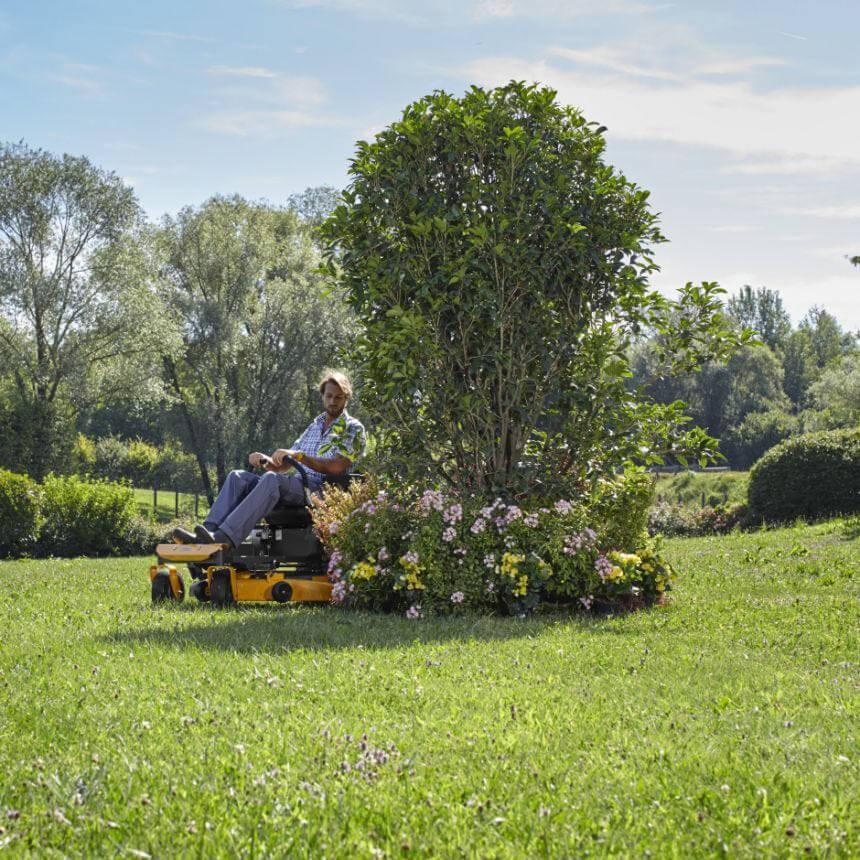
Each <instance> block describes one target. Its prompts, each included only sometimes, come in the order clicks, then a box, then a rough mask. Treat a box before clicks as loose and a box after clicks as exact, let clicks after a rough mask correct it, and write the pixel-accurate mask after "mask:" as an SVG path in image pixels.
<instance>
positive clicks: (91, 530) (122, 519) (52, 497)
mask: <svg viewBox="0 0 860 860" xmlns="http://www.w3.org/2000/svg"><path fill="white" fill-rule="evenodd" d="M42 493H43V506H42V516H43V518H44V525H43V526H42V531H41V534H40V536H39V542H38V551H39V553H40V554H42V555H57V556H75V555H111V554H117V553H121V552H123V551H124V549H125V547H126V546H127V541H128V536H129V534H130V533H131V531H132V528H133V522H134V520H135V519H136V514H137V510H136V506H135V503H134V494H133V493H132V490H131V489H130V488H129V487H126V486H122V485H120V484H114V483H109V482H95V483H87V482H84V481H82V480H81V479H80V478H78V477H77V476H70V477H57V476H55V475H49V476H48V477H47V478H45V481H44V483H43V485H42Z"/></svg>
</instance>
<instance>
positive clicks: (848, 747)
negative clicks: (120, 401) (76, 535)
mask: <svg viewBox="0 0 860 860" xmlns="http://www.w3.org/2000/svg"><path fill="white" fill-rule="evenodd" d="M666 550H667V554H668V556H669V558H670V559H671V560H672V561H673V562H674V563H675V564H676V565H677V567H678V571H679V580H678V585H677V589H676V590H675V591H674V593H673V595H672V602H671V603H670V604H669V605H667V606H663V607H659V608H655V609H653V610H649V611H642V612H638V613H634V614H629V615H621V616H617V617H586V616H583V615H581V614H573V615H570V614H564V613H558V612H547V613H546V614H542V615H538V616H537V617H534V618H529V619H525V620H519V619H512V618H481V617H475V616H462V617H459V618H442V619H428V620H423V621H418V622H415V621H409V620H407V619H405V618H403V617H402V616H396V617H395V616H385V615H373V614H369V613H357V612H350V611H348V610H342V609H336V608H334V607H329V606H319V607H308V606H278V605H272V604H264V605H259V606H251V605H245V606H241V607H240V608H238V609H235V610H229V611H213V610H212V609H211V608H209V607H206V606H199V605H197V604H196V603H194V602H193V601H192V602H191V603H186V604H183V605H182V606H180V607H176V608H169V607H164V608H158V609H152V608H151V607H150V603H149V582H148V579H147V576H146V569H147V567H148V565H149V563H150V561H151V559H149V558H133V559H100V560H87V559H76V560H44V561H7V562H0V630H2V631H3V645H2V648H0V697H2V707H0V828H2V829H0V849H5V851H6V853H9V854H11V855H12V856H44V857H140V858H147V857H153V858H161V857H300V858H304V857H306V858H317V857H347V858H350V860H352V858H380V857H410V858H412V857H414V858H417V857H440V858H447V857H458V858H459V857H465V858H485V857H486V858H507V857H511V858H520V857H529V858H532V857H552V858H554V857H589V856H590V857H605V856H619V857H649V856H650V857H654V858H664V857H667V858H687V857H715V856H729V857H794V856H798V857H806V856H811V857H820V858H823V857H845V858H848V857H856V856H857V853H858V850H857V849H858V845H860V841H858V840H860V833H858V809H857V797H858V795H860V784H858V777H860V748H859V747H858V729H860V725H858V715H860V695H858V692H860V676H858V653H860V642H858V631H860V618H858V606H860V578H858V577H860V521H858V520H857V519H856V518H855V519H854V520H851V521H833V522H830V523H823V524H819V525H815V526H794V527H792V528H787V529H781V530H774V531H768V532H749V533H739V534H732V535H728V536H724V537H706V538H686V539H684V538H681V539H673V540H670V541H668V542H667V547H666ZM0 853H2V851H0Z"/></svg>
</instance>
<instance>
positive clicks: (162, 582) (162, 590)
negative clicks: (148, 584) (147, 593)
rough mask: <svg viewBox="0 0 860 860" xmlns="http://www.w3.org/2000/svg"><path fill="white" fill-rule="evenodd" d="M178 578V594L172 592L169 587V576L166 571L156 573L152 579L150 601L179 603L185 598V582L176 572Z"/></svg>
mask: <svg viewBox="0 0 860 860" xmlns="http://www.w3.org/2000/svg"><path fill="white" fill-rule="evenodd" d="M177 578H178V579H179V596H178V597H177V596H176V595H175V594H174V593H173V589H172V588H171V587H170V576H169V574H167V573H157V574H156V575H155V577H154V578H153V580H152V588H151V594H152V602H153V603H165V602H173V603H181V602H182V600H183V599H184V598H185V582H184V580H183V579H182V577H181V576H179V575H178V574H177Z"/></svg>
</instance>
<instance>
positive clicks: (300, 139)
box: [0, 0, 860, 328]
mask: <svg viewBox="0 0 860 860" xmlns="http://www.w3.org/2000/svg"><path fill="white" fill-rule="evenodd" d="M858 32H860V3H858V2H856V0H843V2H835V1H834V2H827V0H820V2H799V0H794V2H791V0H782V2H775V0H773V2H772V0H761V2H756V0H747V2H735V0H721V2H678V3H662V2H658V0H566V2H565V0H461V2H449V0H423V2H397V0H245V2H242V3H236V2H226V0H215V1H214V2H213V0H207V2H204V0H189V2H179V0H172V2H165V0H149V2H148V3H145V4H144V3H131V2H120V0H113V2H104V0H65V2H48V0H29V2H24V3H22V2H17V3H13V2H12V0H3V2H0V140H20V139H24V140H25V141H26V142H27V143H28V144H30V145H32V146H38V147H42V148H44V149H48V150H52V151H55V152H72V153H76V154H85V155H87V156H89V157H90V158H91V159H92V160H94V161H95V162H96V163H98V164H100V165H101V166H103V167H106V168H109V169H112V170H115V171H116V172H117V173H119V174H120V175H121V176H123V177H125V178H126V179H127V181H129V182H130V183H131V184H132V185H133V186H134V188H135V189H136V191H137V194H138V196H139V198H140V200H141V203H142V204H143V206H144V207H145V208H146V210H147V212H148V213H149V214H150V215H151V216H152V217H153V218H156V217H158V216H160V215H161V214H162V213H164V212H175V211H176V210H177V209H179V208H180V207H181V206H183V205H187V204H195V205H196V204H199V203H201V202H202V201H203V200H205V199H206V198H207V197H208V196H210V195H211V194H214V193H216V192H221V193H232V192H239V193H241V194H244V195H245V196H247V197H251V198H266V199H268V200H271V201H273V202H283V201H284V200H285V198H286V197H287V196H288V195H289V194H291V193H293V192H295V191H300V190H302V189H304V188H305V187H307V186H309V185H318V184H324V183H326V184H332V185H336V186H339V187H342V186H343V185H344V184H345V183H346V181H347V168H348V163H349V159H350V157H351V155H352V153H353V151H354V145H355V141H356V140H357V139H359V138H362V137H367V136H368V135H371V134H373V133H374V131H376V130H379V129H380V128H382V127H384V126H385V125H387V124H388V123H389V122H391V121H392V120H393V119H395V118H396V117H397V116H398V114H399V112H400V111H401V110H402V108H403V107H404V106H405V105H406V104H407V103H408V102H410V101H412V100H413V99H416V98H418V97H420V96H422V95H424V94H425V93H427V92H429V91H431V90H433V89H437V88H441V89H446V90H448V91H451V92H454V93H460V92H462V91H463V90H464V89H465V88H466V87H467V86H468V85H469V84H471V83H479V84H483V85H492V84H500V83H504V82H505V81H507V80H509V79H510V78H512V77H513V78H518V79H526V80H537V81H541V82H543V83H547V84H550V85H552V86H553V87H555V88H556V89H557V90H558V91H559V97H560V98H561V99H562V100H563V101H565V102H568V103H570V104H573V105H576V106H577V107H580V108H581V109H582V110H583V111H584V112H585V113H586V115H587V116H588V118H589V119H594V120H599V121H600V122H601V123H603V124H604V125H606V126H608V129H609V130H608V132H607V139H608V158H609V160H610V161H611V162H612V163H613V164H614V165H615V166H616V167H618V168H620V169H621V170H622V171H623V172H624V173H625V174H626V175H627V176H628V177H630V178H631V179H633V180H634V181H636V182H637V183H639V184H640V185H642V186H644V187H646V188H648V189H650V190H651V192H652V202H653V204H654V207H655V208H656V209H657V210H658V211H660V212H661V213H662V224H663V229H664V232H665V233H666V235H667V236H668V238H669V239H670V243H669V244H667V245H664V246H662V247H661V248H660V249H659V251H658V254H657V261H658V262H659V263H660V264H661V266H662V272H661V273H660V274H659V275H657V276H656V277H655V278H654V283H655V284H656V285H657V286H658V287H660V288H661V289H663V290H665V291H666V292H671V291H672V290H674V289H675V288H677V286H678V285H680V284H682V283H683V282H685V281H687V280H692V281H701V280H718V281H720V283H721V284H722V285H723V286H724V287H726V288H727V289H729V290H734V289H736V288H737V287H738V286H740V285H741V284H743V283H750V284H753V285H754V286H760V285H765V286H769V287H773V288H776V289H779V290H780V291H781V292H782V294H783V297H784V299H785V302H786V305H787V307H788V309H789V311H790V313H791V314H792V317H793V319H794V320H795V321H797V320H798V319H799V318H800V317H801V316H802V315H803V314H804V313H805V311H806V310H807V309H808V308H809V306H810V305H812V304H816V303H818V304H823V305H824V306H825V307H827V308H828V309H829V310H831V311H832V312H834V313H835V314H836V315H837V317H838V318H839V320H840V322H841V323H842V324H843V325H844V326H847V327H850V328H860V271H858V270H856V269H853V268H851V266H850V265H849V264H848V261H847V260H846V259H845V257H846V255H847V254H853V253H860V193H858V192H860V62H858V59H857V48H856V40H857V33H858Z"/></svg>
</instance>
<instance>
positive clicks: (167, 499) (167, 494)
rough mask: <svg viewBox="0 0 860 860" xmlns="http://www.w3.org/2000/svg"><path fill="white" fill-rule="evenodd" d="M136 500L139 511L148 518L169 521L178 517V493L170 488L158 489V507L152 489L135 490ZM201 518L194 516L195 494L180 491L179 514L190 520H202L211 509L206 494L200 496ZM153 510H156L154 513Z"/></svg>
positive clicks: (161, 521)
mask: <svg viewBox="0 0 860 860" xmlns="http://www.w3.org/2000/svg"><path fill="white" fill-rule="evenodd" d="M134 501H135V503H136V504H137V510H138V512H139V513H140V514H141V515H143V516H145V517H146V518H147V519H154V520H155V521H156V522H159V523H168V522H171V521H172V520H174V519H176V494H175V493H173V492H172V491H168V490H159V491H158V508H153V505H152V501H153V499H152V490H142V489H137V488H136V489H135V490H134ZM198 510H199V512H200V516H199V518H197V519H196V520H195V518H194V494H193V493H179V516H180V517H181V518H184V519H186V520H189V522H202V521H203V517H205V516H206V513H207V512H208V511H209V505H208V503H207V501H206V496H203V495H201V496H199V507H198ZM153 511H154V512H155V513H154V515H153Z"/></svg>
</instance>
